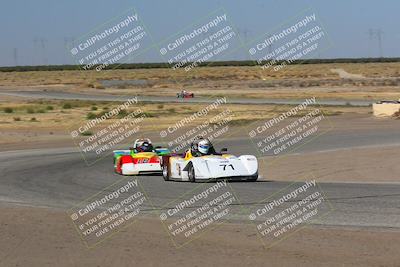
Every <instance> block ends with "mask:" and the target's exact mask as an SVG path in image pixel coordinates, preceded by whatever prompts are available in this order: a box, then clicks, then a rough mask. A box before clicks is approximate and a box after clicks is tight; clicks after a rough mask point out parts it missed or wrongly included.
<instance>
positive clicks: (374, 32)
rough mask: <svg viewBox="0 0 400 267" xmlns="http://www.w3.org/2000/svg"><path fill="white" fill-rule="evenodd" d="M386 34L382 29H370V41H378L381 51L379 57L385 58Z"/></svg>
mask: <svg viewBox="0 0 400 267" xmlns="http://www.w3.org/2000/svg"><path fill="white" fill-rule="evenodd" d="M383 34H384V32H383V31H382V30H381V29H369V30H368V35H369V40H370V41H372V40H375V39H376V40H378V49H379V57H380V58H383V47H382V38H383Z"/></svg>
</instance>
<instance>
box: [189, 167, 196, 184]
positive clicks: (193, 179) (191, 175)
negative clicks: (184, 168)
mask: <svg viewBox="0 0 400 267" xmlns="http://www.w3.org/2000/svg"><path fill="white" fill-rule="evenodd" d="M189 164H190V165H189V169H188V176H189V181H190V182H191V183H195V182H196V175H195V173H194V167H193V164H192V163H189Z"/></svg>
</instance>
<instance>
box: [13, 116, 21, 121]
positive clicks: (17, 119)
mask: <svg viewBox="0 0 400 267" xmlns="http://www.w3.org/2000/svg"><path fill="white" fill-rule="evenodd" d="M13 119H14V121H21V118H20V117H14V118H13Z"/></svg>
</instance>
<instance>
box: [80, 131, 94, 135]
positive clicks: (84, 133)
mask: <svg viewBox="0 0 400 267" xmlns="http://www.w3.org/2000/svg"><path fill="white" fill-rule="evenodd" d="M81 135H82V136H91V135H93V133H92V132H91V131H85V132H83V133H81Z"/></svg>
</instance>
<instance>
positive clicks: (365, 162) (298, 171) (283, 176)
mask: <svg viewBox="0 0 400 267" xmlns="http://www.w3.org/2000/svg"><path fill="white" fill-rule="evenodd" d="M399 158H400V147H399V146H394V147H369V148H368V147H367V148H352V149H339V150H334V151H326V152H314V153H306V154H298V155H287V156H284V157H282V158H280V159H279V160H277V161H272V162H271V160H270V159H268V158H264V160H263V161H262V162H263V163H262V164H261V166H264V170H263V172H261V175H263V173H265V174H264V175H263V178H264V179H267V180H274V181H292V180H293V177H298V179H299V180H301V178H303V176H307V175H309V174H310V173H312V174H313V175H314V177H318V180H319V181H321V182H358V183H360V182H361V183H362V182H364V183H383V182H389V183H393V182H395V183H400V177H398V175H397V174H398V173H400V165H399V164H398V162H399ZM288 162H290V164H288ZM267 174H268V175H267Z"/></svg>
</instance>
